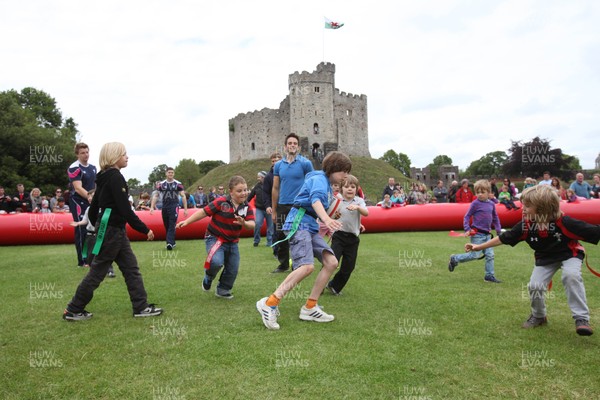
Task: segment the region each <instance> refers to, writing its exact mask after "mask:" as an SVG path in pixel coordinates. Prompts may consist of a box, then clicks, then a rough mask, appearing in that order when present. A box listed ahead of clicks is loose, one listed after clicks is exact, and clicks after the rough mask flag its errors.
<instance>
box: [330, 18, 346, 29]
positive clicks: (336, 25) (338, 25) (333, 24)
mask: <svg viewBox="0 0 600 400" xmlns="http://www.w3.org/2000/svg"><path fill="white" fill-rule="evenodd" d="M342 26H344V24H343V23H341V22H335V21H332V20H330V19H327V18H325V29H340V28H341V27H342Z"/></svg>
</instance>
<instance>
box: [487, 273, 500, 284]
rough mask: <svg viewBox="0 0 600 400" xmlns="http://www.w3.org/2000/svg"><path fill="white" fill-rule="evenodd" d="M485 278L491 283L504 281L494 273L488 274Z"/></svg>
mask: <svg viewBox="0 0 600 400" xmlns="http://www.w3.org/2000/svg"><path fill="white" fill-rule="evenodd" d="M483 280H484V281H486V282H491V283H502V281H500V280H498V279H496V277H495V276H494V275H486V276H485V278H483Z"/></svg>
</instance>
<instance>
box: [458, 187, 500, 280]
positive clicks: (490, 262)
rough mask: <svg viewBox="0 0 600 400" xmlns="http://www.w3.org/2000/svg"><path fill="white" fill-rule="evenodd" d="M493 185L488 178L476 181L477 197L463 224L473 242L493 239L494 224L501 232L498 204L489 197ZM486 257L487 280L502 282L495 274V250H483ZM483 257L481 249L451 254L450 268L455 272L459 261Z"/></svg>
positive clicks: (478, 242)
mask: <svg viewBox="0 0 600 400" xmlns="http://www.w3.org/2000/svg"><path fill="white" fill-rule="evenodd" d="M491 192H492V187H491V186H490V182H489V181H488V180H487V179H481V180H478V181H477V182H475V195H476V196H477V198H476V199H475V201H473V202H472V203H471V205H470V206H469V211H467V213H466V214H465V218H464V220H463V226H464V228H465V236H470V237H471V243H473V244H481V243H484V242H487V241H488V240H490V239H491V231H492V226H493V227H494V229H496V233H497V234H500V230H501V226H500V219H499V218H498V214H497V213H496V204H495V203H494V202H493V201H491V200H490V199H489V197H490V193H491ZM483 256H484V257H485V277H484V278H483V279H484V281H485V282H492V283H501V281H499V280H498V279H496V276H495V275H494V250H493V249H486V250H485V251H484V252H483ZM480 258H482V257H481V251H474V252H470V253H462V254H453V255H451V256H450V262H449V263H448V270H449V271H450V272H453V271H454V269H455V268H456V266H457V265H458V264H459V263H463V262H468V261H473V260H478V259H480Z"/></svg>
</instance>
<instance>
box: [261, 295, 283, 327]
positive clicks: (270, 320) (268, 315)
mask: <svg viewBox="0 0 600 400" xmlns="http://www.w3.org/2000/svg"><path fill="white" fill-rule="evenodd" d="M267 299H268V297H263V298H262V299H260V300H259V301H257V302H256V309H257V310H258V313H259V314H260V316H261V317H262V322H263V324H265V326H266V327H267V329H273V330H277V329H279V324H278V323H277V317H278V316H279V307H271V306H268V305H267Z"/></svg>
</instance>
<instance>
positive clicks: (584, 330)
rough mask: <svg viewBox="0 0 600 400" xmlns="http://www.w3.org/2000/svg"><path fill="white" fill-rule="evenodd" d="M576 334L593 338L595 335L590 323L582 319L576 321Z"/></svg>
mask: <svg viewBox="0 0 600 400" xmlns="http://www.w3.org/2000/svg"><path fill="white" fill-rule="evenodd" d="M575 332H577V334H578V335H580V336H591V335H593V334H594V331H592V327H591V326H590V322H589V321H588V320H587V319H583V318H580V319H578V320H576V321H575Z"/></svg>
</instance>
